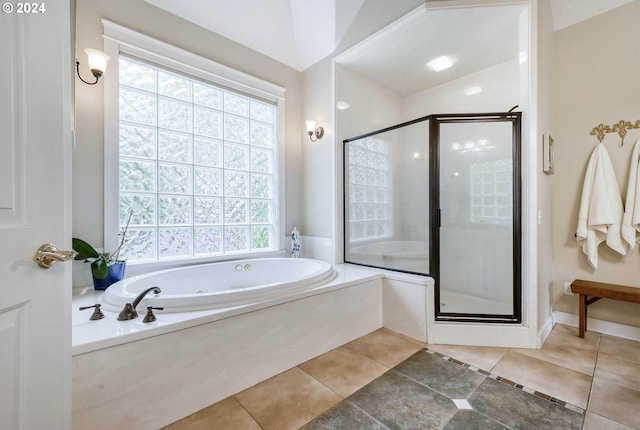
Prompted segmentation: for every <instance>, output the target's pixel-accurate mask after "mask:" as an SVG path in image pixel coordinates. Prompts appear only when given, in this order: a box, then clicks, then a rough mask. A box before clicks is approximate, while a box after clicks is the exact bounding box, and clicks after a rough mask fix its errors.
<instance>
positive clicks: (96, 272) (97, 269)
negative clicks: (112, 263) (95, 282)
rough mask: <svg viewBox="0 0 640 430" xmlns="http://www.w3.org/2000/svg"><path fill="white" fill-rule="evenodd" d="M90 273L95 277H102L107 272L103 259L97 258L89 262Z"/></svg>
mask: <svg viewBox="0 0 640 430" xmlns="http://www.w3.org/2000/svg"><path fill="white" fill-rule="evenodd" d="M91 274H92V275H93V277H94V278H96V279H104V278H106V277H107V275H108V274H109V266H108V265H107V262H106V261H104V260H103V259H98V260H96V261H94V262H93V263H91Z"/></svg>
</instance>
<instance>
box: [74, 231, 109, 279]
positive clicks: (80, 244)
mask: <svg viewBox="0 0 640 430" xmlns="http://www.w3.org/2000/svg"><path fill="white" fill-rule="evenodd" d="M71 243H72V245H73V250H74V251H76V252H77V253H78V255H76V257H75V259H76V260H86V259H87V258H98V257H100V254H99V253H98V251H96V250H95V248H94V247H93V246H91V245H89V244H88V243H87V242H85V241H84V240H82V239H78V238H77V237H74V238H72V239H71ZM105 276H106V275H105Z"/></svg>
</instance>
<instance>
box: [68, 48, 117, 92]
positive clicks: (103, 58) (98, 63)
mask: <svg viewBox="0 0 640 430" xmlns="http://www.w3.org/2000/svg"><path fill="white" fill-rule="evenodd" d="M84 52H86V53H87V57H88V58H89V69H91V73H92V74H93V76H94V77H95V78H96V80H95V82H87V81H85V80H84V79H82V76H80V62H79V61H78V60H76V73H77V74H78V77H79V78H80V80H81V81H82V82H84V83H85V84H87V85H95V84H97V83H98V80H99V79H100V77H101V76H102V74H103V73H104V72H105V70H107V61H109V58H110V57H109V56H108V55H107V54H105V53H104V52H102V51H99V50H97V49H91V48H87V49H85V50H84Z"/></svg>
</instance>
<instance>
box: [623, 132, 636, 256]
mask: <svg viewBox="0 0 640 430" xmlns="http://www.w3.org/2000/svg"><path fill="white" fill-rule="evenodd" d="M622 237H623V238H624V240H626V241H627V243H628V244H629V246H631V249H632V250H633V249H635V247H636V243H638V241H640V139H638V140H636V145H635V147H634V148H633V153H632V154H631V167H629V185H627V200H625V204H624V217H623V218H622Z"/></svg>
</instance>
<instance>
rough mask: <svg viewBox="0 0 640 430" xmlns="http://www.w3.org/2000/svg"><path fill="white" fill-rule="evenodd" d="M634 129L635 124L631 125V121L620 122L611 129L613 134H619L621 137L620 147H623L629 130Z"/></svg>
mask: <svg viewBox="0 0 640 430" xmlns="http://www.w3.org/2000/svg"><path fill="white" fill-rule="evenodd" d="M632 128H633V124H632V123H631V121H624V120H622V121H619V122H618V123H616V124H614V125H613V127H612V128H611V131H612V132H616V131H617V132H618V136H620V139H621V140H620V145H618V146H620V147H622V146H623V145H624V137H625V136H626V135H627V130H631V129H632Z"/></svg>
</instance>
